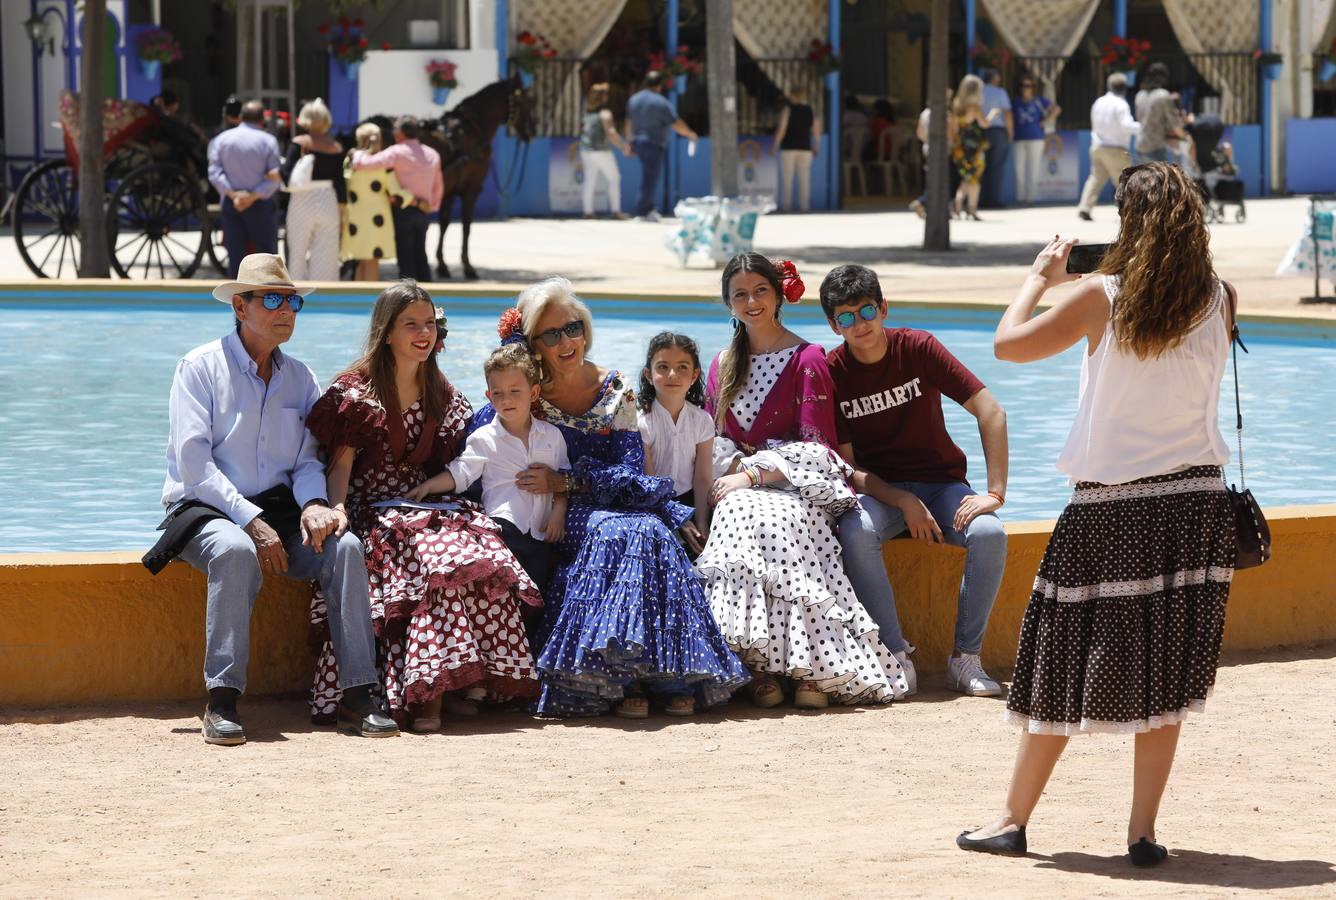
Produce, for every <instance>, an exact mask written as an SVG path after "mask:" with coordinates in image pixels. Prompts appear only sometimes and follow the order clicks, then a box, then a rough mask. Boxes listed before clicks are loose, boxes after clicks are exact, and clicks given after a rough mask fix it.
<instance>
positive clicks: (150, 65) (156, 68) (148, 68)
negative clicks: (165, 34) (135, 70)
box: [139, 59, 162, 81]
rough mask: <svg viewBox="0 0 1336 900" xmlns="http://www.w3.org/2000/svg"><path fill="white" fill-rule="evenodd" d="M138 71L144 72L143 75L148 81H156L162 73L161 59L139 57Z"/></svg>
mask: <svg viewBox="0 0 1336 900" xmlns="http://www.w3.org/2000/svg"><path fill="white" fill-rule="evenodd" d="M139 71H141V72H143V73H144V77H145V78H146V79H148V80H149V81H157V80H158V76H159V75H160V74H161V73H162V61H161V60H157V59H141V60H140V61H139Z"/></svg>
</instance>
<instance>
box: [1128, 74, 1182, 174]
mask: <svg viewBox="0 0 1336 900" xmlns="http://www.w3.org/2000/svg"><path fill="white" fill-rule="evenodd" d="M1168 84H1169V67H1168V66H1166V65H1165V64H1164V63H1162V62H1153V63H1151V64H1150V65H1149V66H1147V67H1146V71H1145V72H1144V73H1143V74H1142V76H1141V89H1140V90H1139V91H1138V92H1137V98H1136V113H1137V121H1138V122H1140V123H1141V130H1140V131H1139V132H1137V142H1136V147H1135V153H1134V159H1133V161H1134V162H1136V163H1138V164H1140V163H1144V162H1170V158H1169V157H1170V150H1169V142H1170V141H1179V140H1182V139H1184V138H1186V137H1187V133H1186V132H1184V131H1183V117H1182V115H1181V114H1180V113H1179V110H1178V103H1177V102H1176V101H1175V100H1174V95H1173V94H1172V93H1170V92H1169V88H1168Z"/></svg>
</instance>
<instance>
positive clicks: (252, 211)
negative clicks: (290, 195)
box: [220, 197, 278, 278]
mask: <svg viewBox="0 0 1336 900" xmlns="http://www.w3.org/2000/svg"><path fill="white" fill-rule="evenodd" d="M220 215H221V217H222V220H223V246H224V247H225V248H227V277H228V278H236V277H237V268H238V267H239V266H240V265H241V259H242V257H244V256H245V255H246V254H247V253H277V252H278V207H277V206H276V205H275V204H274V201H273V200H256V201H255V202H254V203H252V204H251V205H250V206H248V207H247V208H246V211H245V212H238V211H237V208H236V207H235V206H233V205H232V199H231V198H230V197H224V198H223V205H222V211H221V213H220Z"/></svg>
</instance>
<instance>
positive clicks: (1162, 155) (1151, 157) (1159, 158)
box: [1132, 146, 1169, 166]
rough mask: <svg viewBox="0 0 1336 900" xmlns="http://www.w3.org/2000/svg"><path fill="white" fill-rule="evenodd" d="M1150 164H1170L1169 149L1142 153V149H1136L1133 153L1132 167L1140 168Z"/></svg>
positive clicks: (1162, 148) (1163, 148) (1164, 148)
mask: <svg viewBox="0 0 1336 900" xmlns="http://www.w3.org/2000/svg"><path fill="white" fill-rule="evenodd" d="M1148 162H1169V148H1168V147H1160V148H1159V149H1158V150H1147V151H1145V152H1142V150H1141V148H1139V147H1135V146H1134V148H1133V151H1132V165H1134V166H1139V165H1141V164H1142V163H1148Z"/></svg>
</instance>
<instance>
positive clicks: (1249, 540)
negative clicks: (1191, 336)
mask: <svg viewBox="0 0 1336 900" xmlns="http://www.w3.org/2000/svg"><path fill="white" fill-rule="evenodd" d="M1225 293H1226V294H1227V295H1228V296H1229V313H1230V319H1231V321H1232V322H1233V327H1232V328H1231V329H1230V333H1229V340H1230V345H1231V350H1232V352H1233V354H1234V416H1235V424H1234V427H1235V432H1236V434H1237V436H1238V444H1239V484H1238V486H1237V487H1236V486H1234V485H1232V484H1231V485H1229V487H1227V488H1226V489H1225V491H1226V493H1227V494H1228V495H1229V505H1230V507H1231V508H1232V509H1233V510H1234V523H1235V525H1236V526H1237V530H1238V552H1237V554H1236V555H1235V557H1234V568H1235V569H1251V568H1253V567H1255V566H1260V565H1261V564H1262V563H1264V562H1266V561H1267V560H1268V559H1270V558H1271V526H1270V525H1268V524H1267V523H1266V516H1264V515H1262V507H1261V506H1259V505H1258V503H1257V498H1255V497H1254V496H1253V493H1252V491H1250V490H1248V482H1247V481H1246V480H1245V479H1244V477H1243V407H1242V405H1241V404H1240V403H1239V348H1240V347H1242V348H1243V352H1244V353H1247V352H1248V348H1247V347H1246V346H1245V345H1244V343H1243V340H1242V339H1241V338H1240V337H1239V322H1238V309H1237V305H1238V304H1237V302H1236V298H1235V295H1234V286H1233V285H1232V284H1230V283H1228V282H1225Z"/></svg>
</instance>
